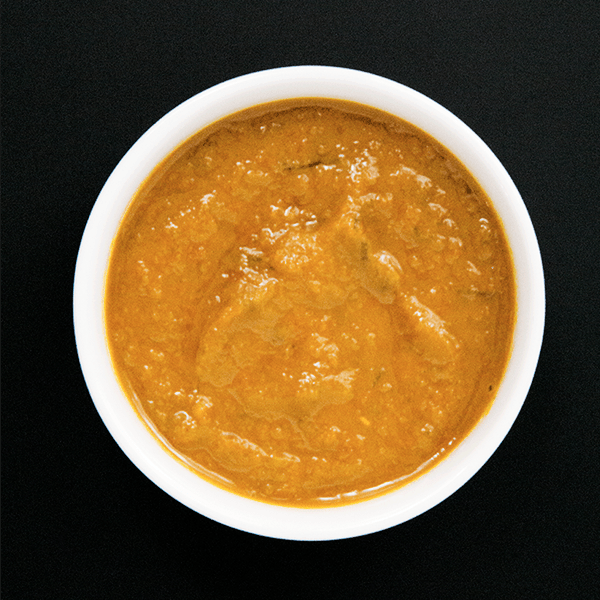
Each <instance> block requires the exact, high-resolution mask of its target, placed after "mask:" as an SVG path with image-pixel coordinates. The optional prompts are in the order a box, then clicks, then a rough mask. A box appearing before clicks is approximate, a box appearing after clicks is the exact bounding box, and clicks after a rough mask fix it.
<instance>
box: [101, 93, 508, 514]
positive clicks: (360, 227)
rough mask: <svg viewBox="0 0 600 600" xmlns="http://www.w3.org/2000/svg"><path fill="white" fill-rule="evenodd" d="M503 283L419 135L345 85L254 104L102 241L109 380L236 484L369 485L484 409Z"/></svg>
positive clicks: (173, 167)
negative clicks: (332, 91) (110, 240)
mask: <svg viewBox="0 0 600 600" xmlns="http://www.w3.org/2000/svg"><path fill="white" fill-rule="evenodd" d="M514 312H515V284H514V274H513V269H512V262H511V256H510V251H509V249H508V246H507V242H506V239H505V236H504V233H503V231H502V228H501V225H500V223H499V220H498V218H497V216H496V215H495V213H494V211H493V210H492V208H491V206H490V203H489V201H488V199H487V198H486V196H485V195H484V193H483V192H482V191H481V189H480V188H479V186H478V185H477V184H476V182H475V181H474V180H473V179H472V178H471V176H470V175H469V174H468V173H467V172H466V171H465V170H464V168H463V167H462V166H461V165H460V164H459V163H458V162H457V161H456V159H454V158H453V157H452V156H451V155H450V154H449V153H448V152H447V151H446V150H445V149H444V148H442V147H441V146H440V145H439V144H437V143H436V142H435V141H433V140H432V139H431V138H430V137H428V136H427V135H425V134H424V133H423V132H421V131H419V130H417V129H415V128H414V127H412V126H410V125H408V124H406V123H404V122H402V121H399V120H398V119H395V118H392V117H391V116H389V115H386V114H384V113H380V112H376V111H373V110H371V109H366V108H365V107H361V106H359V105H355V104H350V103H342V102H335V103H332V102H327V101H323V102H316V101H314V100H311V101H297V102H296V103H295V104H290V103H288V104H281V103H279V104H275V105H268V106H262V107H258V108H256V109H253V110H251V111H247V112H245V113H240V114H238V115H235V116H234V117H230V118H228V119H226V120H224V121H221V122H219V123H218V124H216V125H214V126H212V127H210V128H209V129H208V130H206V131H204V132H201V133H200V134H198V135H197V136H195V137H194V138H193V139H192V140H190V141H188V142H187V143H186V144H185V145H184V146H183V147H182V148H180V149H179V150H178V151H177V152H176V153H175V154H174V155H173V156H172V157H170V158H169V159H167V160H166V161H165V162H164V163H163V164H162V165H160V166H159V167H158V168H157V169H156V170H155V172H154V173H153V174H152V175H151V177H150V178H149V179H148V181H147V182H146V183H145V184H144V185H143V186H142V188H141V189H140V190H139V192H138V194H137V195H136V197H135V198H134V200H133V202H132V204H131V206H130V208H129V209H128V212H127V214H126V217H125V218H124V220H123V223H122V225H121V227H120V230H119V232H118V235H117V237H116V239H115V241H114V245H113V250H112V255H111V260H110V265H109V270H108V276H107V289H106V301H105V319H106V326H107V336H108V343H109V347H110V351H111V356H112V360H113V363H114V367H115V370H116V372H117V374H118V377H119V379H120V382H121V384H122V386H123V388H124V390H125V391H126V393H127V394H128V396H129V397H130V399H131V401H132V402H133V403H134V405H135V406H136V408H137V410H138V411H139V412H140V414H141V415H142V416H143V418H144V419H145V420H146V422H147V423H149V424H150V426H151V427H152V428H153V429H154V431H155V432H156V433H157V435H159V436H160V438H161V439H162V440H163V442H164V443H165V444H166V445H167V446H168V447H169V448H170V449H171V450H172V451H174V452H175V453H176V454H177V455H178V456H179V457H180V458H181V459H182V460H184V461H185V462H186V463H187V464H188V465H189V466H191V467H192V468H194V469H196V470H197V471H198V472H199V473H200V474H201V475H202V476H204V477H207V478H209V479H213V480H214V481H216V482H217V483H218V484H219V485H221V486H224V487H227V488H229V489H232V490H233V491H235V492H236V493H239V494H241V495H245V496H249V497H252V498H256V499H259V500H264V501H268V502H276V503H283V504H292V505H299V506H313V505H321V504H323V503H336V502H337V503H344V502H351V501H355V500H360V499H364V498H366V497H369V496H370V495H373V494H375V493H381V492H382V491H386V490H388V489H392V488H394V487H397V486H398V485H401V484H403V483H405V482H407V481H410V479H411V478H414V477H415V476H417V475H418V474H420V473H422V472H423V471H425V470H426V469H429V468H431V466H433V465H434V464H435V463H436V462H437V461H439V460H441V458H443V457H444V456H445V453H448V452H449V451H451V450H452V448H453V447H455V446H456V445H457V444H458V443H459V442H460V441H461V440H462V439H463V438H464V437H465V436H466V435H467V434H468V433H469V431H470V430H471V429H472V428H473V426H474V425H475V424H476V423H477V421H478V420H479V419H480V418H481V417H482V416H483V415H484V414H485V412H486V411H487V410H488V408H489V406H490V403H491V402H492V401H493V398H494V396H495V394H496V389H497V386H498V385H499V382H500V380H501V378H502V375H503V373H504V370H505V367H506V363H507V360H508V357H509V353H510V347H511V341H512V332H513V321H514Z"/></svg>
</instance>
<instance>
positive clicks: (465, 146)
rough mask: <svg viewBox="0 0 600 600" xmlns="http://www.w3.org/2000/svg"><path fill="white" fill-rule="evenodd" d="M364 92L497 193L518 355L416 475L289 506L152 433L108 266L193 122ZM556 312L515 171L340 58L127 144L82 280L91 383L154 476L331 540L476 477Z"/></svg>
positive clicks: (413, 99)
mask: <svg viewBox="0 0 600 600" xmlns="http://www.w3.org/2000/svg"><path fill="white" fill-rule="evenodd" d="M307 97H316V98H333V99H341V100H352V101H355V102H360V103H362V104H365V105H369V106H373V107H375V108H379V109H382V110H384V111H387V112H389V113H392V114H394V115H397V116H398V117H401V118H402V119H405V120H407V121H409V122H410V123H413V124H414V125H416V126H417V127H419V128H421V129H422V130H424V131H426V132H427V133H429V134H430V135H432V136H433V137H434V138H436V139H437V140H438V141H439V142H441V143H442V144H443V145H444V146H446V147H447V148H448V149H449V150H450V151H451V152H453V153H454V155H455V156H457V157H458V158H459V159H460V160H461V161H462V162H463V164H464V165H465V166H466V167H467V168H468V169H469V170H470V172H471V173H472V174H473V175H474V176H475V178H476V179H477V180H478V181H479V183H480V184H481V186H482V187H483V189H484V190H485V191H486V192H487V194H488V195H489V197H490V198H491V200H492V202H493V204H494V206H495V208H496V210H497V212H498V214H499V215H500V218H501V219H502V222H503V224H504V228H505V231H506V234H507V236H508V239H509V243H510V246H511V248H512V252H513V258H514V264H515V269H516V278H517V305H518V308H517V320H516V329H515V337H514V346H513V350H512V357H511V359H510V363H509V365H508V369H507V371H506V375H505V377H504V380H503V382H502V385H501V386H500V388H499V391H498V395H497V397H496V400H495V402H494V404H493V406H492V408H491V409H490V411H489V413H488V414H487V415H486V416H485V417H484V418H483V419H482V420H481V421H480V422H479V424H478V425H477V426H476V427H475V429H474V430H473V431H472V433H471V434H470V435H469V436H468V437H467V438H466V439H465V440H464V441H463V442H462V443H461V444H460V445H459V446H458V447H457V448H456V449H455V450H453V451H452V453H450V454H449V456H448V457H447V458H446V459H445V460H443V461H442V462H441V463H439V464H438V465H437V466H436V467H435V468H433V469H432V470H430V471H429V472H427V473H425V474H424V475H423V476H421V477H420V478H418V479H417V480H416V481H414V482H412V483H410V484H408V485H406V486H405V487H402V488H400V489H398V490H396V491H393V492H390V493H388V494H386V495H383V496H380V497H376V498H373V499H370V500H367V501H364V502H360V503H356V504H352V505H347V506H341V507H330V508H304V509H303V508H289V507H280V506H273V505H270V504H266V503H262V502H258V501H254V500H249V499H246V498H243V497H241V496H237V495H235V494H232V493H230V492H227V491H224V490H222V489H220V488H218V487H216V486H214V485H212V484H210V483H209V482H207V481H205V480H203V479H202V478H200V477H199V476H197V475H195V474H194V473H193V472H192V471H190V470H189V469H188V468H186V467H185V466H183V465H182V464H181V463H180V462H179V461H178V460H177V459H176V458H175V457H174V456H172V455H171V454H170V453H169V452H167V451H166V450H165V449H164V447H163V446H162V445H161V444H160V443H159V442H158V441H157V440H156V438H155V437H154V436H153V435H152V434H151V433H150V431H149V430H148V428H147V427H146V426H145V425H144V423H143V422H142V421H141V420H140V418H139V417H138V415H137V414H136V412H135V411H134V409H133V408H132V406H131V404H130V403H129V401H128V400H127V398H126V397H125V395H124V394H123V391H122V390H121V388H120V386H119V384H118V382H117V379H116V377H115V374H114V372H113V369H112V365H111V361H110V358H109V353H108V349H107V344H106V337H105V331H104V321H103V302H104V284H105V273H106V268H107V264H108V259H109V253H110V250H111V243H112V240H113V238H114V236H115V234H116V231H117V228H118V227H119V224H120V221H121V218H122V216H123V213H124V212H125V209H126V208H127V206H128V204H129V202H130V200H131V198H132V197H133V195H134V194H135V192H136V191H137V189H138V187H139V186H140V184H141V183H142V182H143V181H144V179H145V178H146V177H147V176H148V174H149V173H150V172H151V171H152V169H153V168H154V166H155V165H156V164H157V163H159V162H160V161H161V160H162V159H163V158H164V157H165V156H166V155H168V154H169V153H170V152H171V151H172V150H174V149H175V148H176V147H177V146H179V144H181V143H182V142H183V141H184V140H186V139H188V138H189V137H190V136H191V135H192V134H193V133H195V132H196V131H198V130H200V129H202V128H204V127H205V126H207V125H209V124H210V123H213V122H214V121H217V120H218V119H220V118H222V117H225V116H227V115H229V114H232V113H235V112H237V111H239V110H242V109H244V108H247V107H251V106H255V105H257V104H262V103H265V102H270V101H274V100H281V99H286V98H307ZM544 313H545V296H544V277H543V271H542V262H541V258H540V252H539V248H538V244H537V239H536V236H535V233H534V230H533V227H532V224H531V220H530V218H529V215H528V213H527V210H526V208H525V205H524V204H523V201H522V199H521V197H520V195H519V192H518V191H517V189H516V187H515V186H514V184H513V182H512V180H511V179H510V177H509V175H508V173H507V172H506V171H505V169H504V168H503V166H502V165H501V164H500V162H499V161H498V159H497V158H496V157H495V156H494V154H493V153H492V151H491V150H490V149H489V148H488V147H487V146H486V145H485V143H484V142H483V141H482V140H481V139H480V138H479V137H478V136H477V135H476V134H475V133H474V132H473V131H472V130H471V129H469V128H468V127H467V126H466V125H465V124H464V123H463V122H462V121H460V120H459V119H458V118H457V117H455V116H454V115H453V114H451V113H450V112H448V111H447V110H446V109H445V108H443V107H442V106H440V105H439V104H437V103H436V102H434V101H433V100H430V99H429V98H427V97H425V96H423V95H422V94H420V93H418V92H416V91H414V90H412V89H410V88H407V87H405V86H403V85H401V84H399V83H396V82H393V81H390V80H388V79H384V78H382V77H378V76H376V75H372V74H368V73H364V72H360V71H353V70H348V69H341V68H336V67H311V66H307V67H289V68H282V69H274V70H269V71H262V72H258V73H253V74H250V75H245V76H243V77H238V78H236V79H233V80H230V81H227V82H225V83H222V84H220V85H217V86H215V87H213V88H210V89H208V90H206V91H204V92H202V93H200V94H198V95H196V96H194V97H193V98H190V99H189V100H187V101H186V102H184V103H183V104H181V105H179V106H178V107H177V108H175V109H174V110H172V111H171V112H169V113H168V114H167V115H166V116H164V117H163V118H162V119H161V120H160V121H158V122H157V123H156V124H155V125H154V126H153V127H151V128H150V129H149V130H148V131H147V132H146V133H145V134H144V135H143V136H142V137H141V138H140V139H139V140H138V141H137V142H136V144H135V145H134V146H133V147H132V148H131V149H130V150H129V152H127V154H126V155H125V157H124V158H123V159H122V160H121V162H120V163H119V164H118V166H117V167H116V169H115V170H114V172H113V173H112V175H111V176H110V178H109V179H108V181H107V182H106V184H105V186H104V188H103V189H102V191H101V193H100V195H99V196H98V199H97V201H96V204H95V206H94V209H93V210H92V213H91V215H90V218H89V221H88V223H87V226H86V229H85V233H84V235H83V239H82V242H81V247H80V250H79V255H78V259H77V267H76V272H75V285H74V320H75V334H76V340H77V350H78V353H79V359H80V362H81V367H82V369H83V373H84V376H85V380H86V382H87V385H88V388H89V391H90V394H91V396H92V399H93V400H94V403H95V405H96V408H97V410H98V412H99V413H100V416H101V417H102V419H103V420H104V423H105V424H106V426H107V427H108V429H109V431H110V433H111V434H112V435H113V437H114V438H115V440H116V441H117V443H118V444H119V446H120V447H121V448H122V449H123V451H124V452H125V454H126V455H127V456H128V457H129V458H130V459H131V460H132V461H133V463H134V464H135V465H136V466H137V467H138V468H139V469H140V470H141V471H142V472H143V473H145V474H146V475H147V476H148V477H149V478H150V479H151V480H152V481H153V482H154V483H156V484H157V485H158V486H159V487H161V488H162V489H163V490H164V491H166V492H167V493H169V494H170V495H171V496H173V497H174V498H176V499H177V500H179V501H180V502H182V503H183V504H185V505H186V506H188V507H190V508H191V509H193V510H195V511H197V512H199V513H201V514H203V515H205V516H207V517H209V518H211V519H214V520H215V521H219V522H221V523H224V524H226V525H229V526H231V527H235V528H237V529H241V530H244V531H248V532H252V533H257V534H261V535H266V536H271V537H276V538H285V539H296V540H326V539H339V538H348V537H354V536H359V535H363V534H367V533H371V532H375V531H379V530H382V529H385V528H388V527H392V526H394V525H398V524H400V523H403V522H404V521H407V520H409V519H412V518H413V517H416V516H417V515H419V514H421V513H423V512H425V511H426V510H428V509H430V508H432V507H433V506H435V505H436V504H438V503H439V502H441V501H442V500H444V499H445V498H447V497H448V496H450V495H451V494H452V493H453V492H454V491H456V490H457V489H458V488H459V487H461V486H462V485H463V484H464V483H465V482H466V481H468V480H469V479H470V478H471V477H472V476H473V475H474V474H475V473H476V472H477V471H478V470H479V469H480V468H481V466H482V465H483V464H484V463H485V462H486V461H487V460H488V458H489V457H490V456H491V455H492V454H493V452H494V451H495V450H496V448H497V447H498V445H499V444H500V443H501V442H502V440H503V439H504V437H505V435H506V434H507V433H508V431H509V429H510V427H511V426H512V424H513V422H514V420H515V418H516V417H517V414H518V413H519V410H520V409H521V406H522V404H523V402H524V400H525V397H526V395H527V392H528V390H529V386H530V384H531V381H532V378H533V374H534V372H535V368H536V365H537V360H538V356H539V351H540V347H541V343H542V335H543V328H544Z"/></svg>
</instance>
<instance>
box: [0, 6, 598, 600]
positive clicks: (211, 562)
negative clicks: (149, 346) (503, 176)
mask: <svg viewBox="0 0 600 600" xmlns="http://www.w3.org/2000/svg"><path fill="white" fill-rule="evenodd" d="M3 9H4V10H3V19H2V25H3V36H2V46H3V53H2V196H3V197H2V219H3V222H2V225H3V240H2V277H3V281H2V284H3V285H2V305H3V306H2V308H3V312H2V333H3V356H2V358H3V382H2V383H3V390H2V391H3V394H2V451H3V469H2V538H3V539H2V542H3V548H2V551H3V557H2V558H3V565H2V588H3V589H2V592H3V594H2V597H3V598H4V599H6V600H12V599H15V598H19V599H20V598H61V599H62V598H80V599H87V598H120V597H129V598H159V597H160V598H185V597H188V596H189V597H202V598H245V597H260V598H263V597H267V598H268V597H273V598H304V597H312V596H313V595H314V594H317V593H319V592H321V593H323V594H327V595H329V596H334V597H344V598H346V597H361V598H396V597H398V598H400V597H403V596H405V595H410V596H411V597H423V598H441V597H449V598H512V597H515V598H561V599H562V598H572V597H585V598H588V597H592V590H593V589H594V587H596V588H597V585H598V571H597V567H596V566H595V563H596V561H595V558H596V557H595V556H594V551H597V550H598V548H597V539H598V521H597V512H596V505H597V503H598V469H597V458H598V454H597V447H598V446H597V440H598V438H597V436H598V433H597V431H598V408H597V407H598V399H599V398H600V390H599V389H598V388H599V386H598V376H599V360H598V334H599V329H598V312H599V309H598V292H599V285H598V264H599V263H600V253H599V251H598V242H597V238H598V231H599V223H600V219H599V216H600V214H599V190H600V177H599V167H600V154H599V151H598V148H599V145H598V133H599V125H600V118H599V110H598V105H599V97H600V94H599V92H600V86H599V84H598V82H599V81H600V76H599V72H600V61H599V50H598V47H599V41H600V36H599V16H600V13H599V4H598V3H597V1H596V0H590V1H589V2H584V1H578V0H575V1H574V2H562V1H548V0H544V1H535V2H523V1H522V2H506V1H502V0H499V1H496V2H487V1H481V2H466V1H462V0H461V1H455V2H447V3H441V2H431V1H429V0H418V1H414V2H406V1H403V0H396V1H387V2H385V1H374V2H364V3H361V4H353V3H345V2H340V1H337V0H330V1H328V2H313V1H306V0H305V1H304V2H295V1H288V2H285V3H284V2H279V1H259V2H239V1H238V0H235V1H229V2H218V1H216V0H210V1H205V0H201V1H199V2H174V3H168V2H164V1H162V2H156V1H154V0H143V1H141V0H128V1H127V2H111V1H100V2H85V1H83V2H73V1H72V0H57V1H48V0H45V1H44V2H41V1H40V2H35V1H32V0H20V1H16V0H12V2H5V3H4V6H3ZM295 64H329V65H334V66H344V67H351V68H356V69H361V70H365V71H370V72H373V73H376V74H378V75H383V76H385V77H388V78H390V79H394V80H396V81H399V82H401V83H404V84H406V85H408V86H411V87H413V88H415V89H417V90H418V91H420V92H422V93H424V94H426V95H428V96H430V97H431V98H433V99H434V100H436V101H438V102H439V103H441V104H442V105H444V106H446V107H447V108H448V109H450V110H451V111H452V112H454V113H455V114H456V115H457V116H458V117H460V118H461V119H463V120H464V121H465V122H466V123H467V124H468V125H470V126H471V127H472V128H473V129H474V130H475V131H476V132H477V133H478V134H479V135H480V136H481V137H482V138H483V140H484V141H485V142H487V143H488V145H489V146H490V147H491V148H492V150H493V151H494V152H495V153H496V154H497V156H498V157H499V159H500V160H501V161H502V162H503V163H504V165H505V166H506V168H507V170H508V172H509V173H510V174H511V176H512V177H513V179H514V181H515V183H516V185H517V187H518V188H519V190H520V191H521V194H522V196H523V198H524V201H525V203H526V205H527V208H528V210H529V212H530V215H531V218H532V221H533V224H534V227H535V228H536V231H537V234H538V238H539V243H540V247H541V252H542V257H543V260H544V267H545V274H546V285H547V320H546V334H545V340H544V345H543V349H542V353H541V357H540V362H539V368H538V370H537V374H536V377H535V379H534V382H533V385H532V387H531V391H530V393H529V396H528V399H527V401H526V403H525V405H524V408H523V410H522V412H521V414H520V416H519V418H518V419H517V421H516V423H515V425H514V427H513V429H512V430H511V432H510V433H509V435H508V437H507V438H506V440H505V442H504V443H503V444H502V445H501V447H500V448H499V450H498V451H497V452H496V453H495V454H494V456H493V457H492V458H491V459H490V461H489V462H488V463H487V464H486V465H485V466H484V467H483V469H482V470H481V471H480V472H479V473H478V474H477V475H476V476H475V477H474V478H473V479H472V480H471V481H470V482H469V483H468V484H466V485H465V486H464V487H463V488H462V489H460V490H459V491H458V492H456V493H455V494H454V495H453V496H452V497H450V498H449V499H448V500H446V501H445V502H443V503H442V504H441V505H440V506H438V507H436V508H434V509H432V510H431V511H429V512H428V513H426V514H424V515H422V516H421V517H419V518H417V519H414V520H413V521H411V522H408V523H406V524H403V525H401V526H398V527H395V528H392V529H389V530H387V531H383V532H380V533H377V534H373V535H369V536H365V537H362V538H359V539H354V540H344V541H336V542H321V543H308V542H307V543H299V542H285V541H277V540H271V539H267V538H261V537H259V536H255V535H250V534H246V533H241V532H238V531H235V530H232V529H230V528H228V527H225V526H222V525H219V524H217V523H214V522H212V521H210V520H208V519H206V518H204V517H201V516H199V515H197V514H195V513H194V512H192V511H191V510H189V509H187V508H185V507H184V506H182V505H180V504H178V503H177V502H176V501H175V500H173V499H171V498H170V497H169V496H167V495H166V494H165V493H164V492H162V491H160V490H159V489H158V488H157V487H155V486H154V484H152V483H151V482H150V481H149V480H147V479H146V478H145V477H144V476H143V475H142V474H141V473H140V472H139V471H138V470H137V469H136V468H135V467H134V466H133V465H132V464H131V463H130V462H129V460H128V459H127V458H126V457H125V456H124V454H123V453H122V452H121V450H120V449H119V448H118V446H117V445H116V443H115V442H114V441H113V439H112V438H111V436H110V434H109V433H108V431H107V430H106V428H105V427H104V425H103V423H102V421H101V419H100V418H99V416H98V414H97V413H96V411H95V408H94V405H93V403H92V401H91V399H90V397H89V394H88V392H87V389H86V386H85V383H84V380H83V377H82V374H81V371H80V369H79V364H78V360H77V354H76V349H75V343H74V337H73V330H72V308H71V296H72V279H73V271H74V266H75V259H76V255H77V250H78V245H79V241H80V238H81V235H82V233H83V229H84V226H85V223H86V220H87V217H88V215H89V213H90V210H91V209H92V206H93V204H94V201H95V198H96V196H97V194H98V193H99V191H100V189H101V187H102V185H103V183H104V181H105V180H106V179H107V177H108V176H109V175H110V173H111V171H112V169H113V168H114V167H115V166H116V164H117V162H118V161H119V159H120V158H121V157H122V156H123V154H124V153H125V152H126V151H127V149H128V148H129V147H130V146H131V145H132V144H133V143H134V142H135V140H136V139H137V138H138V137H139V136H140V135H141V134H142V133H143V132H144V131H145V130H146V129H147V128H148V127H150V126H151V125H152V124H153V123H154V122H155V121H156V120H157V119H159V118H160V117H161V116H162V115H163V114H164V113H166V112H167V111H168V110H170V109H171V108H173V107H175V106H176V105H177V104H179V103H180V102H182V101H183V100H185V99H187V98H188V97H190V96H192V95H194V94H196V93H197V92H200V91H202V90H204V89H206V88H208V87H210V86H212V85H214V84H216V83H219V82H221V81H224V80H226V79H228V78H231V77H234V76H237V75H241V74H244V73H248V72H251V71H255V70H261V69H265V68H271V67H277V66H286V65H295ZM596 591H597V590H596Z"/></svg>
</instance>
